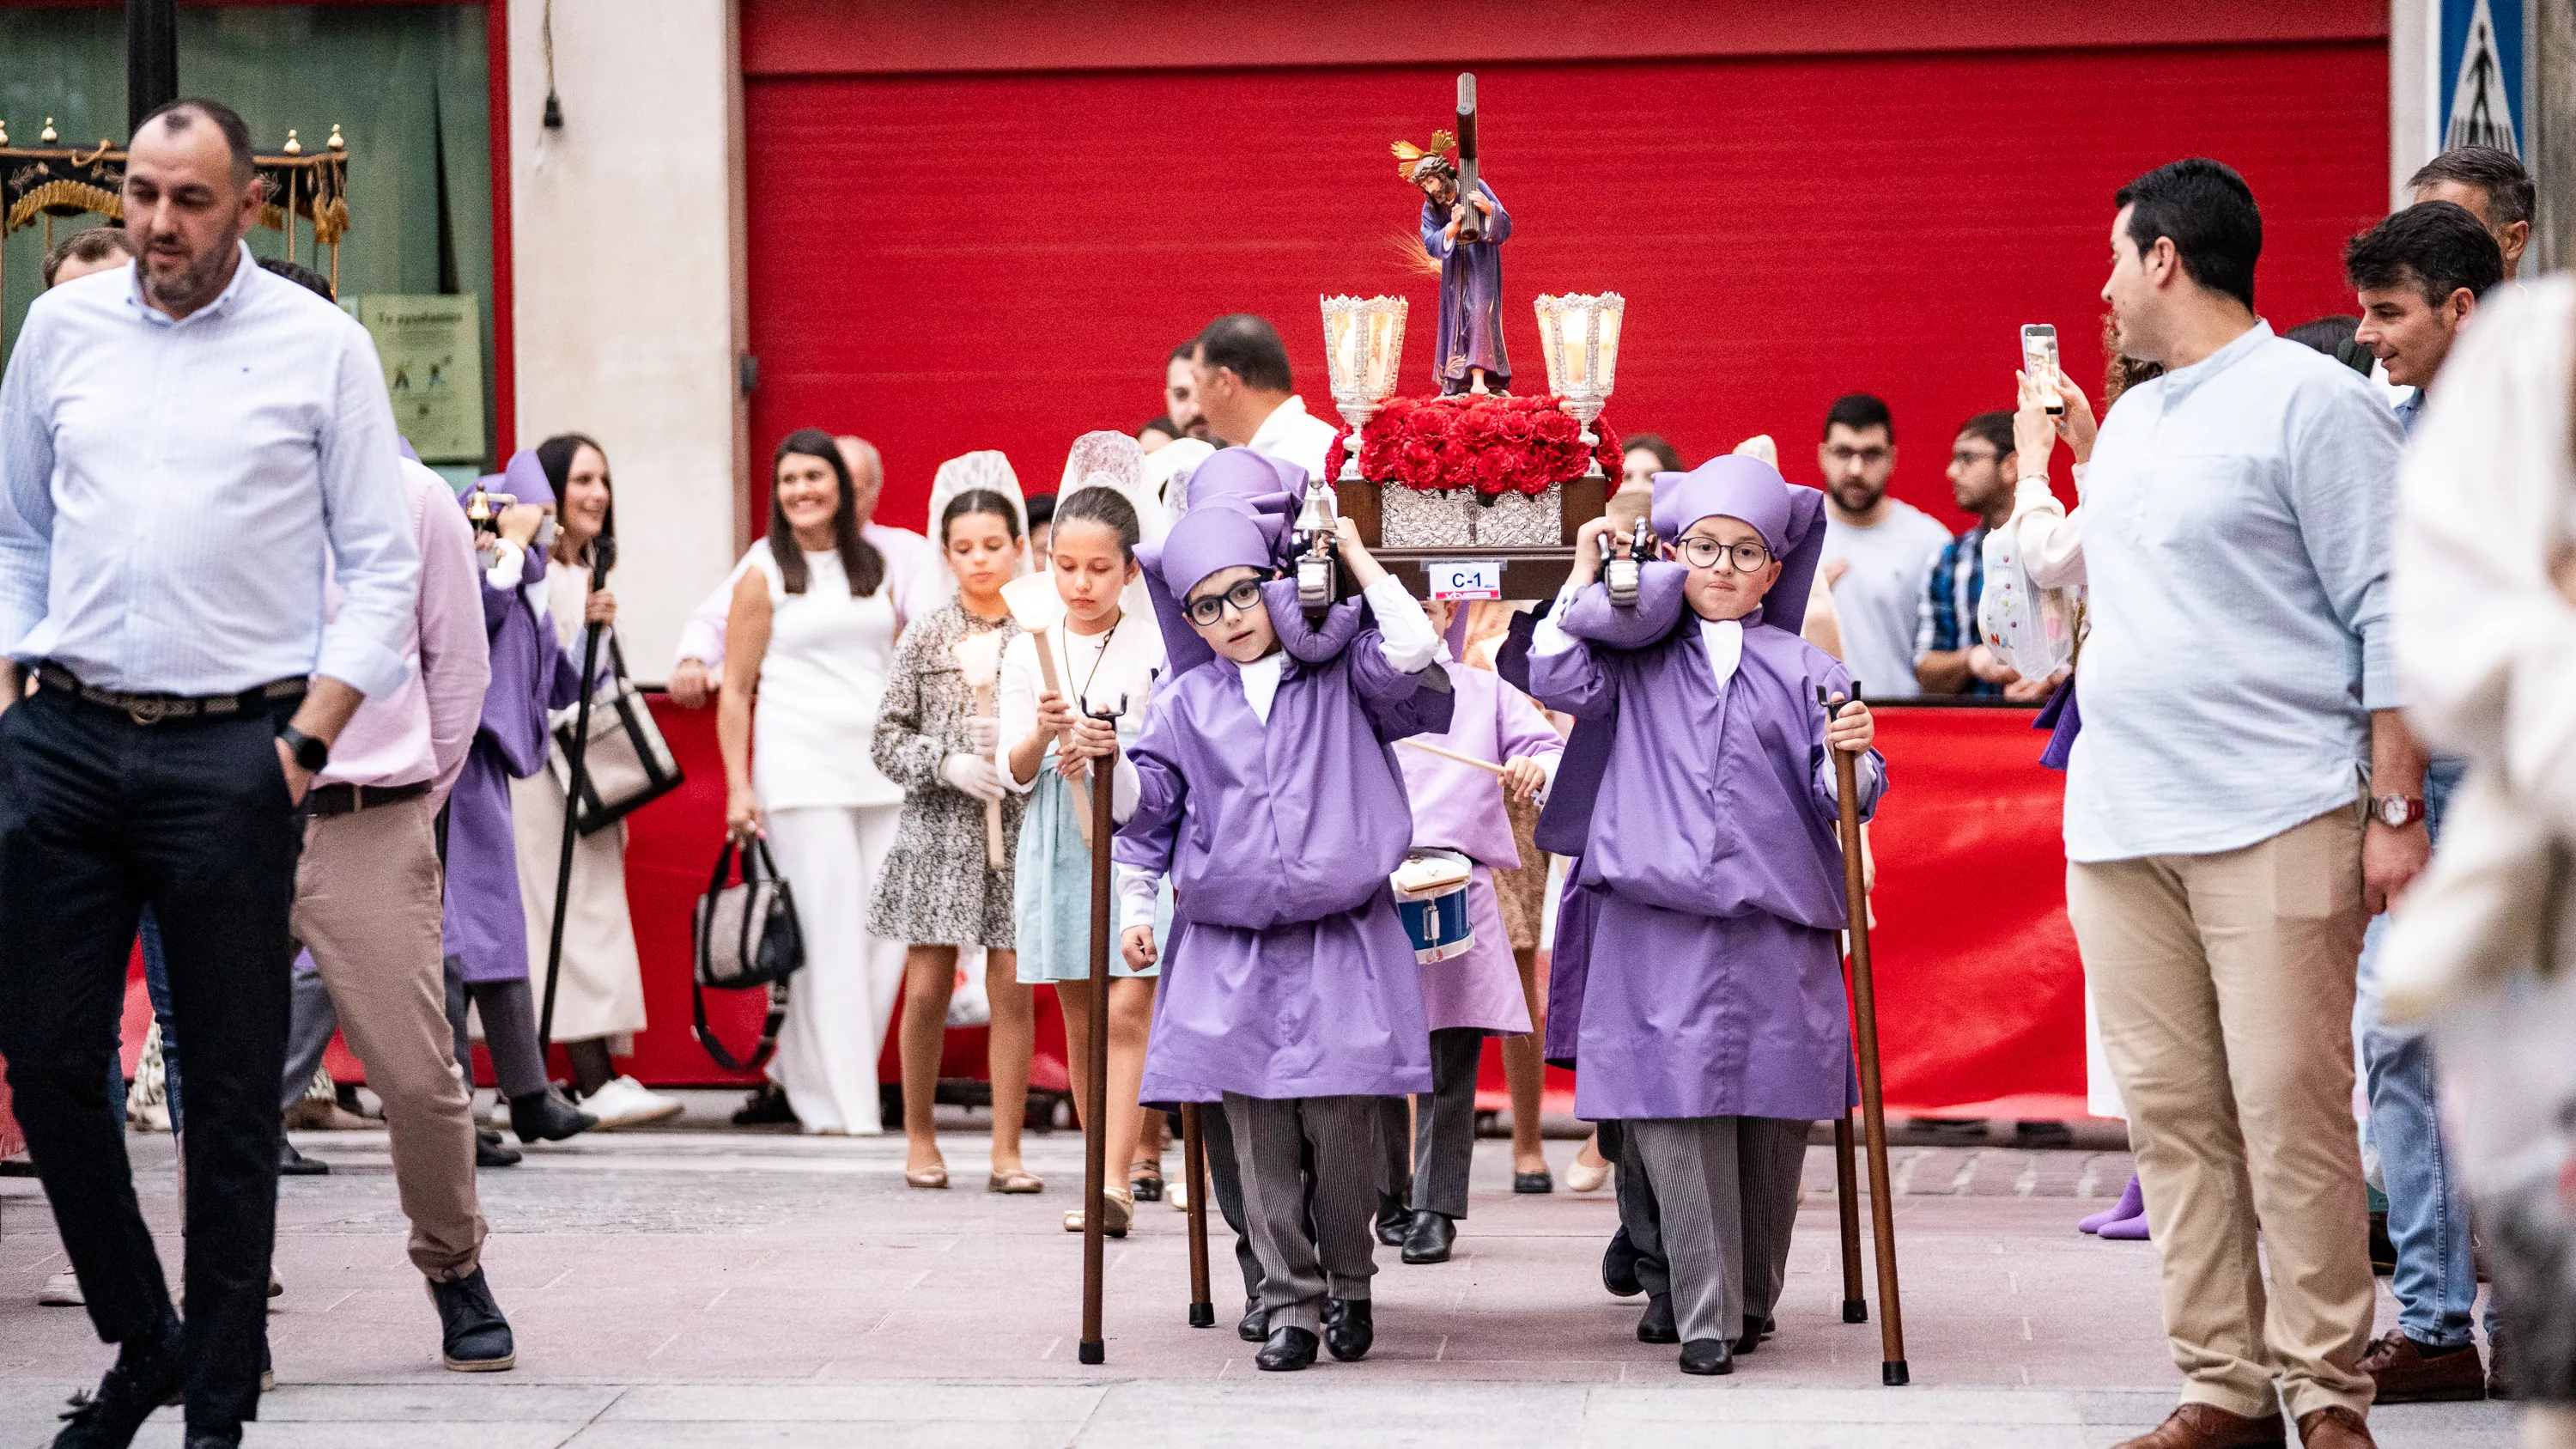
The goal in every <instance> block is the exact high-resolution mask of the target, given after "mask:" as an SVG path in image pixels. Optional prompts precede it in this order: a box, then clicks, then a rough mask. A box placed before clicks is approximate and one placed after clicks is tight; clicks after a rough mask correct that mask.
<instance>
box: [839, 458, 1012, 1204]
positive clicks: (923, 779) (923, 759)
mask: <svg viewBox="0 0 2576 1449" xmlns="http://www.w3.org/2000/svg"><path fill="white" fill-rule="evenodd" d="M1000 457H1001V455H1000V454H998V453H994V454H980V455H979V454H969V455H967V459H965V460H952V462H951V464H950V465H949V466H944V467H942V468H941V470H940V472H941V474H942V479H943V482H944V483H945V484H947V485H949V486H944V487H943V486H934V487H933V489H932V492H931V504H932V507H933V508H934V510H935V512H934V513H933V514H932V521H933V522H934V523H935V524H936V526H937V529H938V532H937V535H936V538H935V542H936V543H937V544H938V546H939V549H940V554H941V557H942V558H943V559H945V560H946V561H947V565H948V570H949V573H950V574H951V575H952V576H953V577H954V578H955V580H956V584H957V589H956V597H955V598H954V599H953V600H951V601H950V602H948V603H946V604H943V605H941V606H939V607H938V608H936V609H932V610H929V611H927V612H925V613H922V614H920V615H919V616H917V617H915V618H914V619H913V621H912V622H911V623H910V624H909V625H906V626H905V628H904V631H903V643H902V644H901V645H900V646H898V647H897V649H896V651H895V661H894V672H893V675H892V677H891V678H890V679H889V680H888V682H887V685H886V702H885V710H884V712H883V714H881V715H880V716H879V717H878V720H877V728H876V750H875V753H876V763H877V767H878V768H879V769H882V770H884V771H885V772H886V774H887V775H889V776H891V777H892V778H894V779H895V780H897V781H900V782H901V783H902V784H903V786H904V787H905V789H906V790H907V791H909V792H910V793H909V794H908V795H907V796H906V798H905V800H904V805H903V825H902V828H901V830H900V831H899V832H898V833H897V836H896V839H895V846H894V851H893V853H892V854H891V855H889V856H888V857H887V859H886V868H885V872H884V874H883V875H882V876H880V877H879V878H878V880H877V888H876V900H875V902H874V903H873V904H872V905H871V907H870V908H869V911H868V930H869V931H870V932H872V933H874V934H876V935H879V936H884V937H888V938H891V939H896V940H903V941H909V942H911V943H912V950H911V953H910V956H909V958H908V959H907V961H906V963H905V967H904V1005H903V1130H904V1136H905V1138H906V1139H908V1146H909V1149H910V1150H909V1151H907V1152H906V1154H905V1160H904V1173H903V1175H904V1181H905V1182H907V1183H909V1184H911V1185H912V1186H914V1187H920V1188H944V1187H946V1186H948V1166H947V1164H946V1163H945V1162H943V1161H942V1160H941V1159H940V1155H939V1137H938V1130H937V1127H936V1124H935V1122H934V1120H933V1118H932V1115H931V1109H932V1105H933V1100H934V1097H935V1094H936V1093H937V1091H938V1087H939V1060H940V1056H941V1053H942V1051H943V1049H944V1047H945V1044H946V1034H947V1027H948V1003H949V997H950V995H951V994H952V993H953V992H954V991H955V989H956V984H957V958H958V954H959V952H960V950H961V949H962V948H967V947H974V946H981V947H983V948H984V961H985V968H984V985H985V992H986V995H987V996H988V997H989V999H990V1000H991V1003H992V1035H991V1038H990V1043H989V1052H990V1055H989V1057H988V1060H989V1061H990V1063H991V1070H992V1092H993V1162H992V1171H991V1174H990V1175H989V1176H988V1177H987V1178H986V1180H985V1186H986V1187H987V1188H988V1189H990V1190H991V1191H994V1192H1005V1193H1029V1192H1040V1191H1043V1190H1044V1189H1045V1186H1046V1184H1045V1183H1043V1182H1041V1181H1040V1180H1039V1179H1038V1178H1037V1177H1036V1176H1035V1175H1034V1174H1032V1173H1030V1172H1029V1171H1028V1170H1027V1169H1026V1168H1024V1167H1023V1166H1022V1165H1021V1163H1020V1121H1021V1117H1022V1115H1023V1114H1024V1113H1025V1112H1026V1111H1027V1109H1028V1095H1029V1056H1030V1051H1031V1049H1032V1048H1033V1047H1034V1046H1035V1045H1036V1039H1037V1023H1036V1007H1035V1003H1034V1000H1033V998H1032V996H1031V993H1030V991H1029V988H1028V987H1026V986H1023V985H1021V984H1020V980H1019V960H1018V954H1017V952H1016V950H1015V949H1014V948H1015V947H1016V945H1017V944H1018V928H1017V925H1016V923H1015V921H1014V920H1013V916H1012V874H1011V852H1012V850H1013V848H1014V844H1015V841H1016V839H1017V837H1018V835H1019V829H1020V815H1021V811H1022V809H1023V808H1024V806H1025V803H1026V802H1025V801H1024V800H1023V799H1022V798H1021V797H1020V796H1017V795H1013V794H1011V793H1010V792H1008V791H1007V790H1005V789H1004V788H1003V786H1002V776H1001V771H1000V770H999V769H998V768H997V767H996V766H995V765H994V762H993V756H994V753H995V746H996V743H997V742H998V740H999V738H1000V725H999V722H998V721H997V720H996V719H995V718H994V717H993V715H992V714H991V713H990V706H989V701H990V698H991V689H990V686H989V683H988V684H987V685H986V686H985V687H983V688H981V689H978V688H976V687H975V686H973V685H971V684H970V683H969V681H968V677H967V656H968V655H969V654H970V653H972V652H973V650H972V648H971V647H969V648H961V646H964V645H967V644H968V641H970V640H986V641H990V642H988V643H985V644H984V645H983V646H982V647H984V648H988V649H990V650H991V651H992V653H991V656H990V660H989V665H988V667H989V666H992V665H998V663H999V660H1000V655H1001V652H1002V649H1003V648H1004V647H1007V646H1008V644H1009V642H1010V640H1011V638H1012V637H1013V636H1014V635H1016V634H1017V633H1018V632H1019V627H1018V625H1016V624H1014V623H1013V622H1012V620H1011V612H1010V608H1009V606H1008V605H1006V604H1005V603H1004V602H1003V601H1002V593H1001V589H1002V585H1003V583H1005V582H1006V581H1008V580H1009V579H1010V578H1011V577H1012V576H1013V575H1014V574H1016V573H1017V572H1018V571H1019V564H1020V558H1021V548H1022V540H1023V539H1025V538H1026V537H1027V534H1028V527H1027V524H1026V523H1025V522H1023V515H1022V513H1021V511H1020V508H1021V504H1020V498H1019V489H1018V486H1017V484H1016V482H1015V481H1013V480H1012V479H1011V476H1010V474H1009V472H1008V470H1007V465H1004V466H1003V468H1002V469H1000V470H998V471H988V472H987V474H986V477H987V479H988V480H989V481H990V482H994V483H999V484H1001V485H1002V486H1003V487H1006V488H1008V489H1009V490H1010V491H1009V492H1008V493H1004V492H1001V491H999V489H996V488H993V487H989V486H982V487H979V486H960V483H959V480H960V475H962V474H965V473H967V472H968V469H967V468H965V467H961V466H958V465H959V464H962V463H967V462H970V461H971V460H974V459H977V458H990V459H991V460H993V461H994V462H999V461H1000ZM916 597H918V595H916ZM979 695H980V696H981V698H980V699H979V698H978V696H979ZM800 898H801V896H800Z"/></svg>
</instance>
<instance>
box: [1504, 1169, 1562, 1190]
mask: <svg viewBox="0 0 2576 1449" xmlns="http://www.w3.org/2000/svg"><path fill="white" fill-rule="evenodd" d="M1512 1191H1514V1192H1522V1193H1528V1192H1554V1191H1556V1175H1555V1174H1554V1173H1552V1172H1549V1171H1548V1170H1547V1169H1545V1168H1541V1169H1539V1170H1538V1171H1536V1172H1515V1173H1513V1174H1512Z"/></svg>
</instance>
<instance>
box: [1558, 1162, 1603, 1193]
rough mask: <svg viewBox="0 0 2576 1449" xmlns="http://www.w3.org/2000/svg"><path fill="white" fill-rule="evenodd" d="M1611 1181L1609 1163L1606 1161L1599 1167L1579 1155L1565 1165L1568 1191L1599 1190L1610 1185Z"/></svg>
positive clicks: (1566, 1188)
mask: <svg viewBox="0 0 2576 1449" xmlns="http://www.w3.org/2000/svg"><path fill="white" fill-rule="evenodd" d="M1609 1182H1610V1164H1609V1163H1606V1162H1605V1163H1602V1164H1601V1165H1600V1166H1599V1167H1595V1166H1593V1165H1592V1164H1591V1163H1588V1162H1586V1161H1584V1160H1583V1159H1582V1158H1580V1157H1577V1158H1576V1159H1574V1160H1573V1161H1572V1162H1569V1163H1567V1164H1566V1165H1565V1190H1566V1191H1567V1192H1599V1191H1600V1190H1601V1189H1602V1188H1603V1187H1605V1186H1608V1185H1609Z"/></svg>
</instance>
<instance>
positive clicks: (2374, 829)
mask: <svg viewBox="0 0 2576 1449" xmlns="http://www.w3.org/2000/svg"><path fill="white" fill-rule="evenodd" d="M2114 205H2115V206H2116V207H2117V208H2118V214H2117V216H2116V218H2115V219H2114V221H2113V223H2112V227H2111V238H2110V243H2111V255H2112V265H2111V275H2110V279H2109V281H2108V282H2107V283H2106V284H2105V285H2104V286H2103V289H2102V297H2103V300H2104V301H2106V302H2108V303H2110V305H2111V315H2112V321H2113V326H2114V329H2115V331H2116V334H2117V346H2118V348H2119V351H2120V352H2121V353H2122V354H2123V355H2125V356H2129V357H2135V358H2140V359H2142V360H2145V361H2149V362H2155V363H2160V364H2162V365H2163V366H2164V367H2165V369H2166V371H2165V373H2164V375H2163V376H2161V377H2157V378H2153V379H2150V380H2149V381H2146V382H2143V383H2140V384H2138V385H2137V386H2136V387H2133V388H2131V389H2130V390H2129V391H2128V392H2126V393H2123V394H2122V395H2121V398H2120V403H2119V406H2118V407H2116V408H2113V409H2112V410H2111V413H2110V416H2109V417H2107V418H2105V419H2104V420H2103V423H2102V431H2101V434H2100V436H2099V438H2098V439H2097V441H2096V443H2095V445H2094V450H2093V457H2092V460H2091V463H2090V465H2089V467H2088V468H2087V471H2086V475H2085V498H2084V508H2085V514H2086V517H2087V519H2088V520H2089V521H2088V522H2087V524H2086V527H2085V533H2084V568H2085V577H2086V587H2087V590H2088V593H2089V600H2088V602H2089V604H2090V608H2089V609H2088V613H2089V616H2090V618H2091V620H2092V633H2091V635H2090V636H2089V638H2088V639H2087V641H2086V644H2085V649H2084V730H2083V733H2081V734H2080V735H2078V736H2076V741H2075V748H2074V754H2073V758H2072V760H2071V761H2070V764H2069V768H2068V771H2067V781H2066V857H2067V862H2068V863H2067V873H2066V874H2067V879H2066V897H2067V914H2068V915H2069V916H2070V917H2071V918H2072V919H2073V921H2074V925H2075V935H2076V940H2077V942H2078V944H2080V945H2081V946H2082V948H2083V952H2084V966H2085V971H2086V974H2087V977H2088V978H2089V980H2090V982H2091V984H2092V987H2093V992H2094V1001H2095V1004H2096V1008H2097V1010H2098V1012H2099V1016H2100V1020H2101V1026H2102V1045H2103V1050H2104V1054H2105V1055H2106V1056H2107V1057H2108V1059H2109V1061H2110V1065H2111V1070H2112V1074H2113V1076H2114V1077H2115V1079H2116V1080H2117V1081H2118V1083H2119V1087H2120V1097H2121V1100H2122V1101H2123V1102H2124V1103H2125V1104H2126V1105H2127V1107H2128V1110H2129V1136H2130V1142H2131V1144H2132V1146H2133V1148H2134V1150H2135V1151H2136V1153H2137V1163H2138V1175H2139V1178H2140V1182H2141V1185H2142V1186H2143V1188H2144V1190H2145V1198H2146V1207H2147V1220H2148V1224H2149V1227H2150V1228H2151V1229H2152V1231H2153V1235H2154V1238H2155V1241H2156V1245H2157V1247H2158V1249H2159V1250H2160V1251H2161V1254H2162V1275H2163V1286H2164V1318H2165V1332H2166V1336H2167V1338H2168V1339H2169V1340H2170V1342H2171V1345H2172V1352H2173V1359H2174V1365H2175V1367H2176V1368H2178V1369H2180V1370H2181V1371H2182V1373H2183V1375H2184V1379H2185V1384H2184V1389H2183V1403H2182V1404H2181V1406H2180V1407H2179V1408H2177V1409H2176V1410H2175V1411H2174V1413H2173V1415H2172V1416H2171V1417H2170V1418H2168V1419H2166V1420H2165V1422H2164V1423H2163V1424H2162V1425H2160V1426H2158V1427H2157V1428H2156V1429H2155V1430H2154V1431H2153V1432H2151V1433H2149V1434H2147V1435H2144V1436H2142V1437H2140V1438H2137V1439H2133V1440H2130V1441H2129V1442H2128V1445H2126V1446H2124V1449H2234V1446H2240V1445H2256V1444H2265V1445H2277V1444H2280V1443H2282V1442H2284V1440H2285V1437H2286V1426H2285V1425H2284V1424H2283V1422H2282V1418H2281V1409H2282V1406H2283V1405H2284V1404H2285V1403H2286V1406H2287V1408H2288V1411H2289V1413H2290V1415H2291V1417H2292V1418H2293V1419H2295V1420H2296V1421H2297V1427H2298V1437H2299V1442H2300V1443H2301V1444H2302V1445H2303V1446H2305V1449H2364V1446H2368V1445H2369V1444H2371V1442H2372V1440H2371V1437H2370V1430H2369V1428H2368V1427H2367V1425H2366V1424H2365V1423H2364V1421H2363V1418H2362V1415H2363V1413H2364V1412H2365V1411H2367V1410H2368V1408H2369V1406H2370V1400H2371V1380H2370V1377H2369V1375H2368V1374H2367V1373H2365V1372H2363V1371H2362V1368H2361V1358H2362V1353H2363V1350H2364V1349H2365V1348H2366V1347H2367V1345H2368V1342H2369V1337H2370V1325H2371V1315H2372V1309H2373V1306H2374V1305H2373V1290H2372V1283H2371V1276H2370V1262H2369V1258H2368V1254H2367V1252H2366V1251H2365V1242H2366V1239H2367V1237H2368V1233H2369V1223H2368V1218H2367V1214H2366V1211H2365V1200H2364V1196H2363V1192H2362V1181H2361V1154H2360V1148H2359V1144H2358V1143H2357V1142H2356V1140H2355V1138H2354V1133H2353V1130H2352V1087H2353V1064H2352V1048H2351V1045H2350V1043H2349V1041H2348V1039H2347V1038H2346V1036H2345V1033H2344V1032H2343V1031H2341V1030H2338V1029H2336V1028H2335V1025H2334V1024H2336V1023H2341V1022H2344V1021H2348V1020H2349V1019H2350V1017H2351V1014H2352V1009H2353V973H2354V966H2355V962H2356V959H2357V958H2358V957H2359V956H2360V954H2361V938H2362V928H2363V926H2364V925H2365V923H2366V922H2367V921H2368V920H2369V918H2370V917H2371V916H2372V915H2374V914H2376V913H2377V912H2378V911H2379V910H2380V909H2381V907H2382V904H2383V903H2384V901H2385V900H2386V898H2387V897H2388V896H2389V895H2391V894H2393V893H2395V892H2396V891H2399V890H2402V889H2403V888H2404V887H2405V885H2406V884H2407V882H2408V881H2409V880H2411V879H2412V878H2413V876H2414V874H2415V873H2416V872H2417V871H2419V870H2421V869H2422V868H2423V865H2424V862H2425V861H2426V859H2427V858H2428V857H2429V855H2430V853H2431V847H2430V845H2429V843H2428V842H2427V841H2426V839H2425V835H2424V828H2423V824H2422V811H2423V801H2422V799H2421V792H2422V785H2423V769H2424V761H2423V757H2422V754H2421V752H2420V751H2419V750H2417V749H2416V748H2415V747H2414V745H2413V742H2412V739H2411V737H2409V736H2407V735H2406V734H2405V732H2404V731H2403V730H2402V729H2399V728H2397V727H2396V726H2397V714H2396V707H2397V703H2398V700H2397V690H2396V679H2395V671H2394V668H2393V663H2392V659H2391V654H2390V636H2389V631H2388V628H2387V617H2388V610H2387V597H2386V596H2387V575H2388V559H2389V516H2390V513H2391V510H2392V508H2393V505H2394V486H2395V476H2396V468H2397V453H2398V443H2399V436H2400V435H2399V431H2398V427H2397V421H2396V419H2394V418H2393V417H2391V416H2390V415H2389V412H2388V409H2387V407H2386V405H2385V404H2384V403H2383V402H2382V401H2381V400H2380V398H2379V396H2378V394H2377V392H2376V390H2375V389H2373V388H2372V387H2371V386H2370V384H2369V383H2368V382H2367V381H2365V380H2364V379H2363V378H2362V377H2361V376H2360V375H2359V374H2357V373H2355V372H2354V371H2353V370H2352V369H2350V368H2348V367H2345V366H2343V365H2342V364H2340V363H2338V362H2336V361H2335V360H2334V359H2332V358H2329V357H2325V356H2322V355H2320V354H2318V353H2317V352H2315V351H2312V350H2311V349H2309V348H2306V347H2302V346H2300V345H2299V344H2298V343H2295V342H2291V341H2288V340H2287V339H2284V338H2280V337H2276V336H2274V335H2273V333H2272V329H2271V328H2270V326H2269V325H2268V324H2266V323H2264V322H2263V321H2262V320H2261V319H2260V318H2259V317H2257V316H2256V315H2255V312H2254V265H2255V260H2256V258H2257V257H2258V256H2259V255H2260V254H2261V252H2262V246H2263V222H2262V214H2261V213H2260V211H2258V210H2257V209H2256V207H2255V204H2254V194H2253V192H2252V190H2251V189H2250V188H2248V187H2247V186H2246V184H2245V182H2244V180H2243V178H2241V177H2239V176H2238V175H2237V174H2236V173H2235V172H2234V171H2233V170H2230V169H2229V168H2228V167H2226V166H2223V165H2221V164H2219V163H2218V162H2216V161H2208V160H2188V161H2177V162H2174V163H2172V164H2171V165H2168V166H2162V167H2159V168H2157V169H2156V170H2154V171H2150V172H2148V173H2147V174H2145V175H2144V176H2141V177H2139V178H2138V179H2136V180H2135V181H2132V182H2130V183H2129V184H2128V185H2127V186H2124V187H2122V188H2121V189H2120V191H2119V192H2118V194H2117V195H2116V196H2115V197H2114ZM2374 794H2375V795H2376V797H2377V798H2376V800H2375V801H2373V800H2372V799H2371V797H2372V796H2373V795H2374ZM2365 813H2367V815H2368V823H2367V824H2365V823H2364V818H2365ZM2258 1238H2259V1241H2260V1249H2259V1251H2258V1248H2257V1241H2258ZM2267 1269H2268V1273H2267V1271H2266V1270H2267Z"/></svg>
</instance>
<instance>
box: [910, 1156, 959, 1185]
mask: <svg viewBox="0 0 2576 1449" xmlns="http://www.w3.org/2000/svg"><path fill="white" fill-rule="evenodd" d="M903 1180H904V1183H905V1185H906V1186H908V1187H946V1186H947V1185H948V1165H947V1164H946V1163H944V1162H934V1163H932V1164H931V1165H930V1166H928V1167H907V1168H905V1169H904V1170H903Z"/></svg>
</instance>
